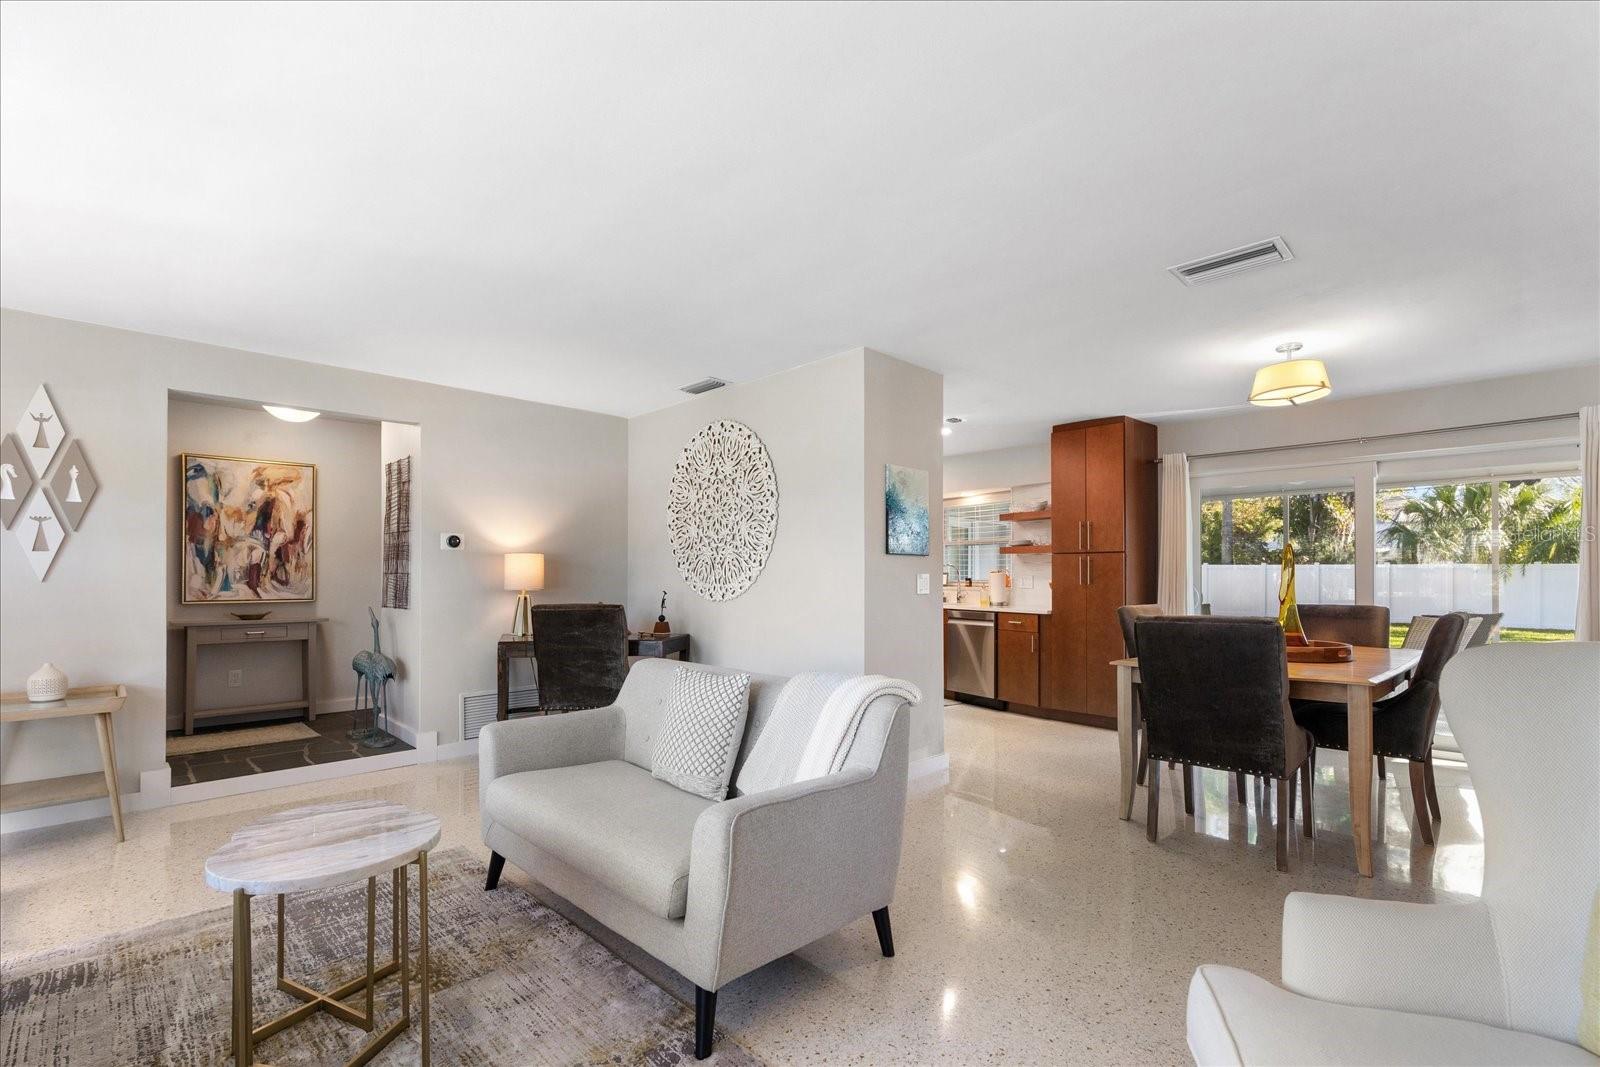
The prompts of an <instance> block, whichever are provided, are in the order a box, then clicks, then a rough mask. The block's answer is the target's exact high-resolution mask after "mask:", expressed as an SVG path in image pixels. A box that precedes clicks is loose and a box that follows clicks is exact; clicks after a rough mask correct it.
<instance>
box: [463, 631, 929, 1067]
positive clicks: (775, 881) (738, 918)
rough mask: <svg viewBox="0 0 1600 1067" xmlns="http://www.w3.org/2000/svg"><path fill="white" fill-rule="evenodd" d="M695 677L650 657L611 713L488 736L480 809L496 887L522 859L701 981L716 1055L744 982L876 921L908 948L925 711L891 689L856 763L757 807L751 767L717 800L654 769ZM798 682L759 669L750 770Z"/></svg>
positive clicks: (491, 730) (865, 733) (699, 1034)
mask: <svg viewBox="0 0 1600 1067" xmlns="http://www.w3.org/2000/svg"><path fill="white" fill-rule="evenodd" d="M679 666H681V664H678V663H674V662H670V661H667V660H641V661H640V662H638V663H636V664H634V666H633V668H632V670H630V671H629V673H628V678H627V681H626V682H625V683H624V684H623V686H622V691H621V692H620V693H619V694H618V695H617V702H616V703H615V704H614V705H612V706H610V707H604V708H595V709H593V710H589V711H575V712H571V713H569V714H566V715H556V716H548V717H546V716H541V717H537V718H529V719H519V720H514V721H510V722H497V723H491V724H490V725H489V726H487V727H485V728H484V731H483V733H482V735H481V737H480V739H479V743H478V744H479V748H478V764H479V784H478V789H479V810H480V813H481V817H482V820H483V841H484V844H486V845H487V846H488V847H489V848H490V849H491V850H492V853H493V854H492V855H491V856H490V860H489V878H488V884H487V886H486V888H487V889H494V888H495V886H496V884H497V883H498V881H499V878H500V873H501V870H502V869H503V867H504V864H505V861H506V860H507V859H509V860H510V861H511V862H512V863H515V864H516V865H517V866H518V867H520V868H522V870H524V871H526V872H527V873H528V874H529V875H531V876H532V877H533V878H534V879H535V880H536V881H538V882H540V883H542V884H544V885H545V886H548V887H549V888H550V889H552V890H554V891H555V892H556V893H558V894H560V895H561V896H562V897H565V898H566V899H567V900H569V901H571V902H572V903H574V904H576V905H577V906H578V907H580V908H582V909H583V910H584V911H585V912H587V913H588V914H589V915H591V916H593V917H594V918H595V919H598V920H599V921H600V922H602V923H604V924H605V925H606V926H608V927H609V928H611V929H612V930H614V931H616V932H617V933H618V934H620V935H622V936H623V937H625V938H627V939H628V940H629V941H631V942H633V943H634V944H635V945H638V946H639V947H640V948H642V949H644V950H645V951H646V952H648V953H650V955H652V956H654V957H655V958H656V959H658V960H660V961H662V962H663V963H665V964H667V965H668V966H670V967H672V968H673V969H674V970H676V971H678V972H679V973H680V974H682V975H683V976H684V977H685V978H688V979H689V980H690V981H691V982H693V983H694V985H695V1055H696V1057H697V1058H701V1059H704V1058H705V1057H706V1056H708V1055H710V1053H711V1039H712V1027H713V1020H714V1017H715V1012H716V996H717V990H718V989H720V988H721V987H723V986H724V985H727V984H728V983H729V982H731V981H733V980H734V979H736V978H738V977H740V976H741V975H744V974H747V973H748V972H750V971H753V970H755V969H756V968H757V967H760V966H761V965H762V964H765V963H768V962H770V961H771V960H775V959H777V958H778V957H780V956H783V955H786V954H787V953H790V952H793V951H794V950H796V949H798V948H801V947H803V946H805V945H807V944H810V943H811V942H812V941H815V940H817V939H818V938H821V937H824V936H826V935H827V934H830V933H832V932H833V931H835V930H837V929H839V928H840V927H842V926H844V925H846V924H847V923H850V922H853V921H854V920H856V919H858V918H861V917H863V916H865V915H867V914H868V913H871V914H872V916H873V919H874V920H875V921H876V923H877V931H878V938H879V943H880V946H881V947H882V949H883V954H884V955H885V956H892V955H894V943H893V940H892V938H891V935H890V928H889V902H890V899H891V898H892V897H893V895H894V883H895V873H896V871H897V869H898V867H899V865H900V834H901V828H902V824H903V822H904V816H905V795H906V760H907V755H906V753H907V735H908V730H909V715H910V712H909V710H908V709H907V707H906V704H905V701H904V700H903V699H901V698H899V697H897V696H880V697H878V698H876V699H875V700H874V701H873V702H872V704H871V705H869V706H868V708H867V709H866V712H865V714H864V716H863V718H862V721H861V726H860V729H859V731H858V732H857V734H856V737H855V740H854V743H853V744H852V745H851V748H850V752H849V755H848V757H847V759H846V762H845V767H844V769H843V770H841V771H839V772H837V773H834V774H829V775H826V776H824V777H821V778H815V779H812V780H810V781H805V782H797V783H795V784H793V785H787V786H782V787H780V788H777V789H770V790H766V791H764V792H759V793H752V794H750V795H747V796H740V795H737V793H738V788H737V786H738V770H736V771H735V774H734V789H733V790H732V791H731V792H732V793H733V794H734V795H732V796H730V799H728V800H724V801H720V802H717V801H710V800H706V799H704V798H702V797H698V796H695V795H694V794H692V793H686V792H684V791H682V790H680V789H677V788H675V787H674V786H671V785H668V784H667V783H666V782H662V781H658V780H657V779H655V778H652V777H651V776H650V756H651V753H652V752H653V751H654V749H655V743H656V737H657V733H658V732H659V730H660V728H661V725H662V723H663V721H664V719H665V716H666V711H667V701H668V698H669V695H670V693H671V690H672V678H673V673H674V672H675V671H676V670H677V669H678V667H679ZM694 669H697V670H716V669H717V668H711V667H701V666H698V665H695V666H694ZM785 681H787V679H785V678H780V677H775V676H772V675H760V674H757V675H752V676H751V679H750V713H749V721H748V725H747V727H746V729H745V735H744V741H743V743H742V745H741V749H740V755H739V767H740V768H742V767H743V764H744V759H745V756H746V755H747V754H748V753H749V751H750V747H751V745H753V744H754V743H755V740H756V738H757V737H759V736H760V735H761V731H762V729H763V728H764V727H765V725H766V723H767V721H768V719H769V718H770V717H771V715H772V711H773V708H774V706H775V704H776V702H777V697H778V691H779V690H780V689H782V688H783V684H784V682H785ZM798 743H799V745H800V746H801V747H804V745H805V739H804V738H801V739H799V742H798Z"/></svg>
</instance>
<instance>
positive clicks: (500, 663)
mask: <svg viewBox="0 0 1600 1067" xmlns="http://www.w3.org/2000/svg"><path fill="white" fill-rule="evenodd" d="M510 659H511V657H510V656H508V655H506V649H505V646H504V645H501V646H499V647H498V648H496V649H495V654H494V690H495V696H494V717H495V719H496V720H498V721H499V722H505V721H506V719H507V718H509V717H510V715H511V663H510Z"/></svg>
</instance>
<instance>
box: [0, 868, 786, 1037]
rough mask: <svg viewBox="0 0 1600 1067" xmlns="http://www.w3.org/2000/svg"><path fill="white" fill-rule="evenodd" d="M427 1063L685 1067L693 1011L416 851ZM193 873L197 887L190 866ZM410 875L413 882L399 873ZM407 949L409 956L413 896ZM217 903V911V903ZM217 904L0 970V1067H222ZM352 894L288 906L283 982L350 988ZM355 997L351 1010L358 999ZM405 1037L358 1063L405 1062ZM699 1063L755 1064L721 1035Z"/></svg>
mask: <svg viewBox="0 0 1600 1067" xmlns="http://www.w3.org/2000/svg"><path fill="white" fill-rule="evenodd" d="M429 873H430V875H431V877H430V879H429V900H428V903H429V909H428V916H429V923H428V933H429V935H430V937H429V945H430V949H431V961H430V962H431V965H432V971H433V973H432V981H431V982H430V984H429V987H430V989H431V990H432V996H433V1003H432V1008H433V1014H432V1018H431V1024H432V1036H433V1062H434V1063H436V1064H474V1065H476V1064H491V1063H492V1064H504V1065H520V1064H526V1065H539V1067H545V1065H558V1064H559V1065H566V1064H618V1065H623V1064H640V1065H651V1067H667V1065H672V1064H684V1065H688V1064H693V1063H694V1062H695V1060H694V1038H693V1035H694V1012H693V1009H691V1008H689V1007H686V1006H685V1005H683V1004H682V1003H680V1002H679V1001H678V1000H676V999H674V998H673V997H671V996H669V995H668V994H667V993H666V992H664V991H663V990H662V989H661V988H660V987H659V986H657V985H655V984H654V983H653V982H651V981H650V980H649V979H647V978H645V977H644V976H643V975H642V974H640V973H639V972H638V971H636V970H634V969H633V968H632V967H630V966H628V965H627V964H626V963H624V962H623V961H622V960H620V959H618V958H617V957H616V956H615V955H614V954H613V953H612V952H611V951H610V950H609V949H607V948H606V947H605V946H603V945H601V944H600V943H599V942H597V941H595V940H594V939H592V938H590V937H589V936H588V935H587V934H585V933H583V932H582V931H581V930H579V929H578V928H577V927H575V926H573V925H572V924H571V923H569V922H568V921H567V920H566V919H564V918H562V917H561V916H560V915H558V914H557V913H556V912H554V911H551V910H550V909H549V908H546V907H545V906H544V905H542V904H540V903H539V902H538V901H537V900H535V899H534V898H533V897H532V896H530V895H529V894H528V893H527V892H525V891H524V890H523V889H521V888H520V887H518V886H516V885H513V884H510V883H508V882H502V883H501V885H500V888H499V889H497V890H496V891H495V892H493V893H485V892H484V891H483V879H484V869H483V865H482V864H481V863H479V862H478V861H477V860H476V859H475V858H473V856H472V855H471V854H470V853H469V852H467V851H466V850H465V849H460V848H455V849H447V850H444V851H441V852H438V853H435V854H434V855H432V856H430V857H429ZM194 877H196V878H198V877H200V874H199V872H198V871H196V872H194ZM412 877H413V879H415V875H414V874H413V876H412ZM389 885H390V883H389V881H388V880H387V879H386V878H379V880H378V916H379V918H378V959H379V961H380V962H382V961H384V960H387V959H389V958H390V954H389V925H388V921H387V916H389V915H390V914H391V912H390V910H389V907H390V906H389ZM411 893H412V899H413V904H412V907H411V912H412V930H411V944H412V951H413V953H414V952H415V950H416V944H417V930H416V921H415V915H416V905H415V903H414V901H415V897H416V884H415V881H414V880H413V883H412V889H411ZM218 899H223V897H222V894H218ZM275 910H276V906H275V902H274V898H272V897H262V898H259V899H258V900H256V901H255V902H254V907H253V908H252V912H251V919H252V928H253V930H254V935H255V936H254V941H253V943H252V947H253V952H252V957H253V958H252V965H253V969H254V972H255V982H254V985H255V1002H254V1003H255V1009H254V1010H255V1023H256V1025H257V1026H259V1025H261V1024H262V1023H263V1022H265V1021H266V1020H267V1019H269V1018H272V1017H274V1016H276V1015H278V1014H279V1013H281V1012H283V1011H286V1010H288V1009H289V1008H292V1007H294V1006H295V1005H296V1004H297V1003H298V1001H296V1000H294V999H293V998H292V997H290V996H288V995H287V994H284V993H280V992H278V991H277V989H276V987H275V986H274V984H273V979H272V975H273V967H274V956H273V952H274V940H273V938H274V935H273V928H274V922H273V919H274V912H275ZM231 916H232V909H231V907H222V908H218V909H216V910H214V911H209V912H205V913H203V914H200V915H192V916H188V917H185V918H181V919H173V920H169V921H167V922H162V923H157V924H155V925H153V926H148V927H145V928H143V929H139V930H133V931H129V932H128V933H126V934H116V935H112V936H110V937H106V938H101V939H98V940H94V941H89V942H85V943H83V944H79V945H74V946H70V947H64V948H58V949H51V950H49V951H46V952H41V953H37V954H34V955H31V956H23V957H17V958H13V959H10V960H6V961H4V962H3V964H0V1063H3V1064H4V1065H6V1067H11V1065H13V1064H15V1065H19V1067H20V1065H22V1064H50V1065H52V1067H88V1065H95V1067H99V1065H102V1064H117V1065H121V1064H129V1065H133V1064H137V1065H138V1067H152V1065H158V1064H159V1065H169V1067H211V1065H215V1064H224V1063H231V1062H232V1061H231V1060H230V1059H229V1057H228V1055H227V1045H228V1008H229V1005H228V996H229V982H230V979H229V975H230V968H231V964H230V960H231V958H232V933H231V922H232V919H231ZM365 928H366V889H365V886H364V885H361V886H345V887H341V888H339V889H332V890H323V891H320V892H317V893H307V894H301V895H298V896H291V897H290V898H289V901H288V939H287V945H286V952H287V955H288V959H287V972H286V973H287V974H288V975H289V976H290V977H294V978H297V979H299V980H300V981H303V982H306V983H307V984H309V985H311V986H313V987H316V988H328V987H330V986H333V985H335V984H337V983H339V982H341V981H344V980H345V979H348V978H352V977H355V976H356V975H357V974H358V973H360V971H361V968H362V967H363V966H364V961H365V952H366V948H365V945H366V929H365ZM378 994H379V995H378V1001H377V1002H378V1009H377V1016H378V1025H379V1026H380V1027H381V1026H383V1025H385V1023H386V1022H387V1021H389V1020H391V1019H394V1018H397V1017H398V1015H399V1011H400V994H399V982H398V981H397V980H395V979H390V980H388V981H385V982H383V983H381V984H380V985H379V987H378ZM351 1003H352V1004H353V1005H355V1006H359V997H357V998H352V1000H351ZM416 1010H417V1001H416V997H415V987H413V997H412V1012H413V1019H412V1024H411V1028H410V1029H408V1030H407V1031H405V1032H404V1033H402V1034H401V1035H400V1036H398V1037H396V1038H395V1040H394V1041H393V1042H392V1043H391V1044H390V1045H389V1047H388V1048H386V1049H384V1050H383V1052H381V1053H380V1054H379V1055H378V1057H377V1058H376V1059H375V1060H373V1061H372V1062H373V1063H375V1064H386V1065H400V1064H404V1065H407V1067H410V1065H413V1064H416V1063H417V1062H418V1052H419V1050H418V1047H417V1022H416V1017H415V1012H416ZM367 1037H368V1035H367V1034H365V1033H364V1032H362V1031H360V1030H358V1029H356V1028H355V1027H353V1026H347V1025H345V1024H343V1023H339V1022H337V1021H335V1020H334V1019H332V1018H331V1017H330V1016H328V1015H326V1014H322V1013H319V1014H318V1015H315V1016H313V1017H312V1018H311V1019H309V1020H307V1021H306V1022H303V1023H301V1024H299V1025H298V1026H295V1027H291V1028H290V1029H288V1030H286V1031H284V1032H282V1033H280V1034H277V1035H275V1036H273V1037H271V1038H269V1039H268V1040H267V1041H265V1042H262V1043H261V1044H260V1045H258V1046H256V1058H257V1060H259V1061H261V1062H265V1063H271V1064H274V1065H276V1067H293V1065H301V1064H304V1065H310V1064H327V1063H341V1062H343V1061H344V1060H345V1059H347V1058H348V1057H350V1056H351V1055H352V1054H354V1052H355V1051H356V1049H357V1048H359V1047H360V1046H361V1045H362V1044H364V1043H365V1040H366V1039H367ZM716 1049H717V1051H716V1056H715V1059H714V1060H713V1061H710V1062H715V1063H720V1064H725V1065H726V1064H732V1065H738V1067H747V1065H748V1067H759V1065H760V1064H761V1061H760V1060H759V1059H757V1058H756V1057H754V1056H753V1055H751V1054H750V1053H749V1052H747V1051H746V1050H744V1049H743V1048H741V1047H740V1046H739V1045H737V1044H735V1043H734V1042H733V1041H732V1040H730V1039H729V1038H727V1037H726V1036H724V1035H721V1034H719V1035H718V1039H717V1046H716Z"/></svg>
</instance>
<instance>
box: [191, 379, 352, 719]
mask: <svg viewBox="0 0 1600 1067" xmlns="http://www.w3.org/2000/svg"><path fill="white" fill-rule="evenodd" d="M380 436H381V429H380V426H379V424H378V423H376V422H368V421H360V420H355V419H340V418H331V417H324V418H319V419H313V420H312V421H311V422H284V421H283V420H282V419H276V418H273V417H272V416H271V415H268V414H267V413H266V412H265V411H262V410H261V408H260V407H241V406H238V405H232V404H216V403H206V402H203V401H199V400H191V399H186V398H183V397H176V396H175V397H173V398H172V399H171V401H170V402H169V403H168V405H167V475H168V479H167V487H168V488H167V494H168V495H167V499H168V505H167V573H168V574H169V575H171V576H172V580H171V581H169V582H168V583H167V617H168V618H182V619H185V620H194V621H210V620H220V621H223V622H233V621H234V619H233V616H231V615H230V614H228V613H229V611H230V610H235V611H237V610H240V608H241V605H239V604H227V605H220V604H219V605H188V606H185V605H183V604H181V603H180V602H179V601H180V595H179V594H180V590H179V588H178V586H179V581H178V577H177V576H178V574H179V573H180V571H179V558H180V555H179V540H180V538H179V533H180V525H179V509H180V508H181V507H182V503H181V501H182V499H183V488H182V486H183V482H182V479H181V478H180V477H179V472H178V468H177V464H178V457H179V456H180V455H181V454H182V453H184V452H200V453H209V454H211V455H219V456H244V457H249V458H256V459H284V460H291V461H293V462H296V463H314V464H316V466H317V513H316V526H317V530H316V542H317V599H316V601H315V602H314V603H311V604H283V605H279V606H276V607H272V606H271V605H268V607H270V608H271V610H272V611H273V613H274V614H276V615H317V616H320V617H323V618H325V619H326V620H327V621H326V622H324V623H323V624H322V626H321V648H320V651H321V667H322V670H321V672H320V673H321V678H320V681H319V685H320V687H321V698H322V702H323V703H324V704H325V705H326V704H328V703H330V702H331V703H333V704H334V705H335V706H344V705H346V704H348V703H349V701H350V699H351V689H352V687H351V684H350V679H351V672H350V658H351V657H352V656H354V655H355V654H356V653H357V652H359V651H361V650H362V649H364V648H370V647H371V646H372V627H371V625H370V623H368V621H367V608H368V607H369V606H370V607H372V608H373V609H374V610H376V609H377V607H378V603H379V601H380V600H381V598H382V589H381V581H380V576H381V572H382V569H383V537H382V533H383V531H382V524H383V486H382V484H381V483H382V477H381V475H382V464H381V462H380V459H379V453H380ZM248 606H249V605H243V607H248ZM211 651H212V652H213V653H220V652H223V650H221V649H214V650H211ZM226 651H227V652H228V653H229V654H231V655H234V656H237V657H240V662H239V663H238V664H234V665H237V666H240V667H242V668H243V669H244V684H243V685H242V686H241V687H240V689H238V690H234V691H233V692H232V693H230V694H229V698H230V699H231V702H233V703H247V702H251V700H249V699H247V698H248V697H250V695H251V694H252V693H253V692H254V691H255V690H257V689H259V687H260V685H261V684H262V683H263V682H265V681H266V679H265V677H264V676H263V675H262V672H260V671H256V670H253V669H252V666H254V663H255V662H256V661H257V660H262V661H263V662H262V666H263V667H265V666H266V662H265V661H266V660H267V659H270V658H276V659H281V658H282V657H281V656H274V655H273V654H275V653H285V652H287V653H289V657H290V659H291V660H293V659H294V658H295V650H294V649H293V648H290V647H288V646H276V647H271V646H265V647H260V648H249V647H242V648H237V649H229V650H226ZM174 652H176V657H175V660H176V666H177V667H178V670H176V671H174V670H171V669H169V670H168V672H167V685H168V688H167V728H168V729H175V728H177V727H178V726H181V725H182V722H183V674H182V663H183V638H182V634H181V633H180V632H177V631H174V632H173V634H172V635H171V637H170V646H169V649H168V654H169V659H170V658H172V656H173V653H174ZM213 658H215V660H216V661H217V663H219V664H220V662H221V659H222V658H223V657H222V656H220V655H217V656H214V657H213ZM246 661H249V662H246ZM208 662H209V660H208ZM218 669H220V667H219V668H218ZM259 699H261V700H269V699H272V697H268V696H262V697H260V698H259Z"/></svg>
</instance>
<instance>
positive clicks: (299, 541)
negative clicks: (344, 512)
mask: <svg viewBox="0 0 1600 1067" xmlns="http://www.w3.org/2000/svg"><path fill="white" fill-rule="evenodd" d="M179 469H180V470H181V472H182V476H183V504H182V512H181V514H180V515H179V520H180V525H181V531H180V534H179V537H180V546H179V555H180V560H179V562H180V569H179V578H178V580H179V582H180V583H181V589H180V593H181V599H182V601H183V603H185V604H231V603H238V602H241V601H243V602H248V603H254V602H258V601H279V602H283V601H309V600H315V599H317V537H316V511H317V468H316V465H315V464H312V463H292V462H288V461H285V460H270V459H240V458H238V457H235V456H203V455H195V454H193V453H188V452H186V453H184V454H183V455H182V457H180V468H179Z"/></svg>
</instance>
